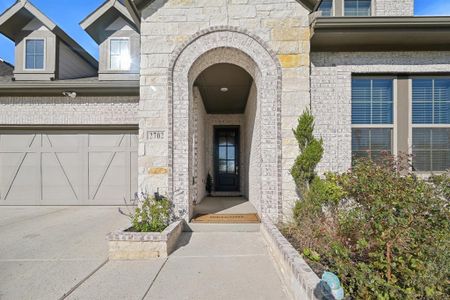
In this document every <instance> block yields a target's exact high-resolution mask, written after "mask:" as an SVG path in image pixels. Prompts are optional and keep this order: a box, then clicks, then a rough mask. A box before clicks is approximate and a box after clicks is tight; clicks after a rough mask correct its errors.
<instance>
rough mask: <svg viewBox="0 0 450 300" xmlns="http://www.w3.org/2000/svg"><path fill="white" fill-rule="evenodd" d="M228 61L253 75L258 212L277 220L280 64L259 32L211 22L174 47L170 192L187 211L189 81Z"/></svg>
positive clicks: (181, 214) (181, 211) (180, 209)
mask: <svg viewBox="0 0 450 300" xmlns="http://www.w3.org/2000/svg"><path fill="white" fill-rule="evenodd" d="M217 63H231V64H235V65H237V66H240V67H241V68H243V69H244V70H246V71H247V72H248V73H249V74H250V75H251V76H252V77H253V79H254V80H255V83H256V87H257V93H258V94H257V103H258V104H257V105H258V106H259V114H260V118H259V120H260V121H259V123H258V124H257V125H258V126H259V128H260V136H259V138H260V141H261V143H260V147H259V151H260V153H258V154H259V157H261V159H260V190H259V201H260V207H261V214H262V215H267V216H269V217H271V218H272V219H274V220H277V219H278V217H279V216H280V214H281V120H280V112H281V66H280V65H279V63H278V60H277V58H276V56H275V55H274V53H273V52H272V51H270V50H269V48H268V47H267V46H266V45H265V44H264V43H263V42H262V41H261V40H260V39H258V38H256V37H254V36H251V35H250V34H249V33H248V32H245V31H238V30H237V29H236V28H232V27H227V28H222V27H221V28H213V29H211V30H205V31H202V32H200V33H198V34H196V35H195V36H194V37H193V38H191V39H190V40H189V41H188V42H186V43H185V44H184V45H183V46H182V47H181V48H180V49H179V50H178V51H176V52H175V55H174V58H173V60H172V62H171V67H170V69H169V72H170V73H169V78H170V80H171V82H170V85H169V129H170V130H169V165H170V166H171V167H172V168H171V172H170V173H169V194H170V195H171V196H172V200H173V203H174V205H175V210H176V214H177V215H178V216H179V217H184V218H188V217H190V216H191V213H192V205H191V195H190V194H191V188H192V186H191V181H192V180H191V178H192V166H191V164H192V162H191V159H190V157H191V156H190V154H191V153H192V143H191V142H190V137H191V136H192V116H191V115H192V85H193V82H194V81H195V79H196V78H197V76H198V75H199V74H200V73H201V72H202V71H203V70H205V69H206V68H207V67H209V66H211V65H214V64H217Z"/></svg>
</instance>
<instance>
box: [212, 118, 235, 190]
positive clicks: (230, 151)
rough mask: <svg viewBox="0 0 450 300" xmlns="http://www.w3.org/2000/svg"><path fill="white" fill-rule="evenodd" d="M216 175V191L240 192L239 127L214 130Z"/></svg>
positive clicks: (216, 128)
mask: <svg viewBox="0 0 450 300" xmlns="http://www.w3.org/2000/svg"><path fill="white" fill-rule="evenodd" d="M214 141H215V142H214V174H215V180H214V182H215V190H216V191H224V192H225V191H226V192H228V191H230V192H237V191H239V158H240V157H239V127H238V126H226V127H222V126H221V127H215V128H214Z"/></svg>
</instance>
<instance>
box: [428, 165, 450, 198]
mask: <svg viewBox="0 0 450 300" xmlns="http://www.w3.org/2000/svg"><path fill="white" fill-rule="evenodd" d="M430 181H431V182H432V183H433V184H434V185H435V186H436V187H437V188H438V189H439V190H440V192H441V193H442V195H443V196H444V197H445V198H447V199H450V171H447V172H445V173H443V174H441V175H434V176H431V177H430Z"/></svg>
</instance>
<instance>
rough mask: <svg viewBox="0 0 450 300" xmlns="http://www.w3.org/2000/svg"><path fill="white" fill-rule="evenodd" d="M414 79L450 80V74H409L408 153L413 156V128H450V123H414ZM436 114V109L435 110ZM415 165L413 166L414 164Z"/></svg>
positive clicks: (423, 172) (425, 173)
mask: <svg viewBox="0 0 450 300" xmlns="http://www.w3.org/2000/svg"><path fill="white" fill-rule="evenodd" d="M414 79H429V80H439V79H447V80H450V76H449V75H411V76H409V96H408V97H409V112H408V115H409V118H408V128H409V132H408V135H409V136H408V149H409V151H408V155H410V156H411V157H412V155H413V147H414V144H413V129H414V128H424V129H439V128H444V129H447V128H449V129H450V124H433V123H429V124H414V123H413V80H414ZM433 114H434V111H433ZM412 167H413V166H412ZM445 172H446V171H433V170H430V171H414V173H417V174H419V175H429V174H443V173H445Z"/></svg>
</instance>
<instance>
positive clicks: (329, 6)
mask: <svg viewBox="0 0 450 300" xmlns="http://www.w3.org/2000/svg"><path fill="white" fill-rule="evenodd" d="M319 11H320V12H321V13H322V16H323V17H330V16H332V15H333V0H323V1H322V4H320V7H319Z"/></svg>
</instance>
